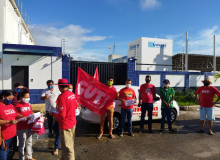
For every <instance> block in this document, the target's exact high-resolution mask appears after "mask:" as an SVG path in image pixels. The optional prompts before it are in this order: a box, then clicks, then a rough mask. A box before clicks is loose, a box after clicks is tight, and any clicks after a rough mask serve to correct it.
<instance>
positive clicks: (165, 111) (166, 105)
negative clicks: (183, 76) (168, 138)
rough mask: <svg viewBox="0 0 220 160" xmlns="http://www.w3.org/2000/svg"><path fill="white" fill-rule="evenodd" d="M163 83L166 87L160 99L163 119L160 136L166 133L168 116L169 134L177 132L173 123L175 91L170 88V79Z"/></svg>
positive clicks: (162, 89)
mask: <svg viewBox="0 0 220 160" xmlns="http://www.w3.org/2000/svg"><path fill="white" fill-rule="evenodd" d="M163 83H164V87H163V88H161V89H160V99H161V101H162V103H161V111H162V119H161V128H160V131H159V132H160V134H162V133H164V123H165V118H166V116H167V121H168V129H169V133H173V132H175V130H173V129H172V122H171V112H172V108H173V100H174V95H175V91H174V89H173V88H171V87H169V85H170V81H169V80H168V79H165V80H164V81H163Z"/></svg>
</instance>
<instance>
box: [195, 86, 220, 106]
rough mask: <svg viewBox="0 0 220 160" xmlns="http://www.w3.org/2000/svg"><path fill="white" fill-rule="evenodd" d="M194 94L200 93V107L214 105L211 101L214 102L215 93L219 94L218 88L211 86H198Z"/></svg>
mask: <svg viewBox="0 0 220 160" xmlns="http://www.w3.org/2000/svg"><path fill="white" fill-rule="evenodd" d="M196 94H200V106H202V107H214V105H212V103H213V102H214V96H215V94H216V95H217V96H220V92H219V90H218V89H217V88H215V87H213V86H210V87H205V86H202V87H199V89H198V90H197V91H196Z"/></svg>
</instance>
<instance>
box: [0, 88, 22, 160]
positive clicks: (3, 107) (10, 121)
mask: <svg viewBox="0 0 220 160" xmlns="http://www.w3.org/2000/svg"><path fill="white" fill-rule="evenodd" d="M13 98H14V96H13V93H12V92H11V91H8V90H4V91H2V92H1V94H0V126H1V129H2V135H3V138H4V140H5V142H6V145H7V150H5V149H4V148H3V144H2V145H0V160H7V155H8V152H9V148H10V147H9V146H10V144H11V141H12V139H13V138H14V136H15V135H16V125H15V124H16V123H17V122H18V120H17V119H18V118H21V117H23V116H22V115H21V114H18V113H17V111H16V109H15V107H14V106H13V105H12V100H13Z"/></svg>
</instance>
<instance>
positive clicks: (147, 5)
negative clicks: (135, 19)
mask: <svg viewBox="0 0 220 160" xmlns="http://www.w3.org/2000/svg"><path fill="white" fill-rule="evenodd" d="M161 4H162V3H161V2H158V1H157V0H140V7H141V9H142V10H147V9H155V8H157V7H159V6H161Z"/></svg>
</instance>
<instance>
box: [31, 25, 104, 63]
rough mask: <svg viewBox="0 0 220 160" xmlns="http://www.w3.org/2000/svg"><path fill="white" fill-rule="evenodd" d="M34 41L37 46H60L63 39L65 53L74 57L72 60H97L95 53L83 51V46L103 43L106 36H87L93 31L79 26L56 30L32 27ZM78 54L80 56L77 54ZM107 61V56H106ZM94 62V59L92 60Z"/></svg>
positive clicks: (42, 26)
mask: <svg viewBox="0 0 220 160" xmlns="http://www.w3.org/2000/svg"><path fill="white" fill-rule="evenodd" d="M33 30H34V39H35V43H36V44H37V45H43V46H56V47H60V46H61V38H64V39H65V53H67V54H71V56H72V55H74V56H75V57H74V59H77V57H81V60H83V59H86V60H87V59H88V58H91V59H94V57H96V58H97V60H99V58H98V57H97V56H94V55H95V53H92V52H88V51H85V52H84V49H83V45H84V44H85V43H86V42H97V41H103V40H105V39H106V38H107V37H106V36H88V34H91V33H92V31H93V30H91V29H85V28H82V27H81V26H79V25H73V24H71V25H68V26H65V27H63V28H56V27H54V26H52V27H51V26H45V25H34V27H33ZM79 53H80V56H78V54H79ZM106 59H107V56H106ZM94 60H95V59H94Z"/></svg>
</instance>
